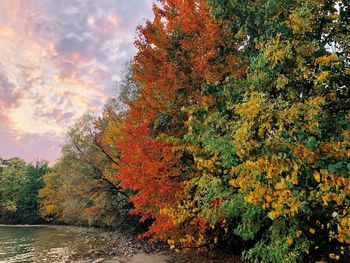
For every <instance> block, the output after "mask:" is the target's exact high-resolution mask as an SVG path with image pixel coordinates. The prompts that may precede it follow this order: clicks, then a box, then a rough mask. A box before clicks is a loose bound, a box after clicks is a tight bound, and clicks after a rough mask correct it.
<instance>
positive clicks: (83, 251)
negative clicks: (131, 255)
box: [0, 226, 124, 263]
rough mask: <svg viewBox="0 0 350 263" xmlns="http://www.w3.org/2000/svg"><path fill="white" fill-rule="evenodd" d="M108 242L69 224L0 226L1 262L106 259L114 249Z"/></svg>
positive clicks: (94, 260)
mask: <svg viewBox="0 0 350 263" xmlns="http://www.w3.org/2000/svg"><path fill="white" fill-rule="evenodd" d="M109 245H110V244H109V242H108V240H104V239H103V238H102V237H96V236H95V235H94V234H93V233H86V234H84V233H83V231H76V230H74V229H71V228H64V227H47V226H40V227H39V226H38V227H32V226H31V227H26V226H21V227H20V226H0V262H1V263H3V262H6V263H12V262H21V263H22V262H23V263H25V262H55V263H56V262H100V261H102V259H105V260H103V261H102V262H107V261H106V260H107V258H108V257H109V258H111V256H110V255H111V253H117V252H113V250H112V252H111V249H112V248H110V247H109ZM96 259H100V261H98V260H97V261H96ZM108 262H124V261H122V260H120V261H119V260H118V261H109V260H108Z"/></svg>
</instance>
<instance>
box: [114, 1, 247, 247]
mask: <svg viewBox="0 0 350 263" xmlns="http://www.w3.org/2000/svg"><path fill="white" fill-rule="evenodd" d="M153 12H154V19H153V21H147V23H146V25H145V26H143V27H139V29H138V32H139V36H138V38H137V40H136V41H135V45H136V47H137V49H138V53H137V55H136V57H135V60H134V63H133V65H132V69H133V78H134V80H135V81H136V82H137V83H138V85H139V92H138V94H137V96H136V99H135V100H134V101H132V102H130V103H129V108H130V110H129V115H128V118H127V119H126V120H125V122H124V127H123V129H122V137H121V139H120V140H119V141H118V143H117V146H118V148H119V150H120V152H121V162H120V164H119V166H118V174H117V179H118V180H120V181H121V184H122V186H123V187H125V188H128V189H132V190H134V191H135V192H136V194H135V195H133V196H132V197H131V198H130V200H131V201H132V203H133V205H134V207H135V209H134V210H133V211H132V213H134V214H141V215H142V219H141V220H147V219H151V220H153V224H152V226H151V227H150V229H149V231H148V232H147V233H145V235H144V236H152V237H153V238H154V239H155V240H163V241H166V240H168V241H169V242H170V243H172V240H173V239H174V238H175V239H177V240H180V239H182V238H185V237H186V236H190V237H191V238H192V235H194V236H196V238H199V236H202V234H200V233H201V232H204V231H205V229H206V228H205V227H203V225H205V222H204V220H202V219H203V218H202V217H197V215H196V214H190V215H188V216H187V215H186V216H184V217H186V219H185V218H184V220H182V221H181V220H180V221H181V222H180V221H179V222H177V220H175V218H174V217H173V213H177V212H174V211H172V210H173V209H174V207H175V208H176V207H177V206H179V207H180V206H181V203H183V198H185V196H186V193H185V192H184V191H183V189H184V186H185V185H184V182H185V181H186V179H187V178H188V177H192V176H193V173H192V170H193V165H192V164H193V158H192V156H191V155H190V154H188V153H187V152H186V150H185V147H184V144H183V141H182V139H183V135H184V134H185V133H186V126H185V125H184V124H185V122H186V120H187V116H186V113H185V112H183V111H182V108H183V107H188V106H191V105H197V104H199V103H202V102H203V101H205V96H204V94H203V91H202V86H203V84H205V83H207V82H214V81H218V80H220V79H222V78H225V76H226V75H228V74H230V75H236V74H237V73H236V72H237V71H236V70H237V68H238V65H239V64H240V63H241V62H240V60H239V59H237V58H236V56H235V50H236V47H235V46H234V45H232V46H228V45H227V42H225V37H227V35H228V34H226V33H225V32H224V31H222V33H220V29H219V27H218V25H217V24H216V23H215V21H214V19H213V18H212V16H211V15H210V10H209V6H208V5H207V2H206V1H202V0H196V1H194V0H191V1H180V0H167V1H159V2H158V4H156V5H154V6H153ZM221 53H225V54H226V55H227V56H221ZM175 210H176V209H175ZM180 210H181V209H180ZM179 213H181V212H179ZM185 221H186V222H185ZM196 238H195V239H196ZM184 240H185V239H184ZM183 243H184V245H185V243H186V244H187V245H188V246H191V245H193V244H194V243H193V242H187V241H184V242H183ZM190 243H193V244H190Z"/></svg>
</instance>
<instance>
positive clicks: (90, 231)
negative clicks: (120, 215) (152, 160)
mask: <svg viewBox="0 0 350 263" xmlns="http://www.w3.org/2000/svg"><path fill="white" fill-rule="evenodd" d="M0 227H10V228H12V229H15V230H16V231H20V233H24V232H26V231H27V230H33V229H34V230H35V229H41V228H42V229H44V230H45V231H47V232H45V233H48V235H50V233H51V234H52V232H54V235H56V236H60V235H62V236H65V235H67V234H68V235H69V237H71V236H75V238H76V241H74V242H79V243H81V245H82V247H84V249H79V251H78V253H76V254H74V253H68V252H64V249H63V248H64V246H68V243H66V245H65V242H67V241H66V240H65V239H62V241H60V242H61V244H60V249H63V250H62V251H63V252H62V253H59V257H58V258H57V259H61V261H60V262H76V263H78V262H91V263H99V262H107V263H209V262H240V261H239V260H238V259H237V257H232V256H229V255H224V254H222V253H216V254H212V255H208V254H178V253H174V252H172V251H170V250H169V249H168V247H167V246H165V245H161V244H150V243H149V242H147V241H146V240H140V239H137V238H136V237H135V236H134V235H133V234H132V233H128V232H121V231H116V230H108V229H107V230H106V229H102V228H94V227H76V226H59V225H0ZM50 229H51V230H50ZM35 231H36V230H35ZM45 235H46V234H45ZM41 238H43V237H41ZM44 242H45V241H44ZM86 247H88V248H87V249H86ZM0 261H1V260H0ZM15 262H17V261H15Z"/></svg>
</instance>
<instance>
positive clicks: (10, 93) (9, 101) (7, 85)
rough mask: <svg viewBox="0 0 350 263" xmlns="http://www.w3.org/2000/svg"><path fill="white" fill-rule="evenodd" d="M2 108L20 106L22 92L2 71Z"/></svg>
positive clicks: (0, 107) (0, 75)
mask: <svg viewBox="0 0 350 263" xmlns="http://www.w3.org/2000/svg"><path fill="white" fill-rule="evenodd" d="M0 94H1V96H0V109H1V110H5V109H8V108H12V107H16V106H18V103H19V100H20V98H21V97H22V94H21V93H20V92H19V91H16V87H15V85H14V84H13V83H12V82H10V80H9V79H8V77H7V76H6V75H4V74H3V73H1V72H0Z"/></svg>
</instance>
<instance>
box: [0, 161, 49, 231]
mask: <svg viewBox="0 0 350 263" xmlns="http://www.w3.org/2000/svg"><path fill="white" fill-rule="evenodd" d="M49 171H50V168H49V167H48V164H47V162H45V161H40V162H39V161H38V162H36V163H34V164H33V163H29V164H25V162H24V161H23V160H21V159H19V158H12V159H10V160H8V161H7V165H6V167H5V168H3V170H2V171H1V174H0V178H1V181H0V212H1V215H2V218H0V219H1V220H2V221H4V222H5V223H15V222H19V223H27V224H29V223H31V224H32V223H39V222H41V221H42V219H41V216H40V199H39V190H40V189H41V188H42V187H43V176H44V175H45V174H47V173H48V172H49Z"/></svg>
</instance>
